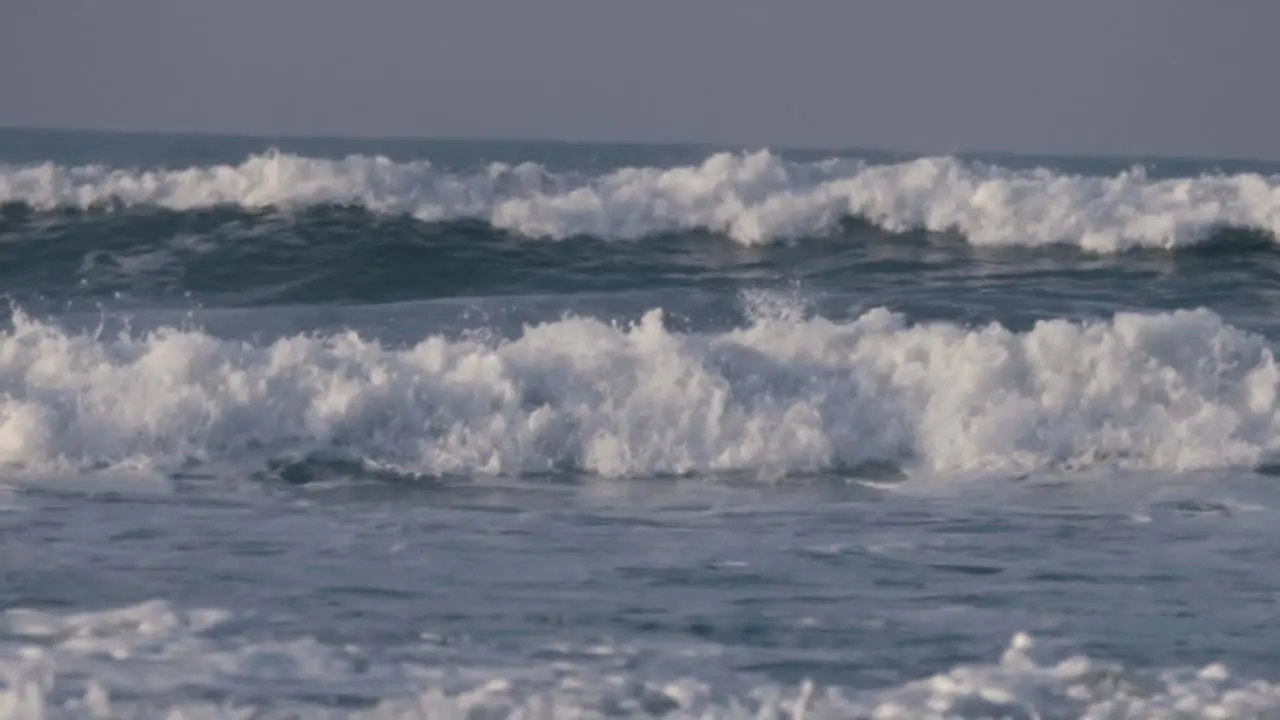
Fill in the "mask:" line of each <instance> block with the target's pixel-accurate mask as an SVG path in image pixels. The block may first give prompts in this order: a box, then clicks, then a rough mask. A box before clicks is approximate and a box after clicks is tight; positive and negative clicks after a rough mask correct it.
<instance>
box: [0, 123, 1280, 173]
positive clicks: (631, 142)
mask: <svg viewBox="0 0 1280 720" xmlns="http://www.w3.org/2000/svg"><path fill="white" fill-rule="evenodd" d="M0 132H31V133H49V134H85V135H119V136H135V137H162V138H163V137H167V138H189V139H190V138H204V139H218V140H283V141H289V140H298V141H312V142H315V141H337V142H365V143H376V142H400V143H410V142H427V143H429V142H438V143H494V144H519V143H542V144H549V145H585V146H590V145H612V146H621V147H628V146H630V147H668V148H689V149H696V148H706V149H716V150H729V149H738V150H743V151H745V150H749V149H752V148H754V149H756V150H774V151H779V152H806V153H834V154H842V153H843V154H869V155H887V156H902V157H915V158H920V157H956V158H963V157H965V156H969V157H977V156H984V155H985V156H991V157H1007V158H1018V159H1026V160H1034V159H1046V160H1049V159H1053V160H1109V161H1123V160H1146V161H1155V162H1203V163H1212V162H1223V163H1239V164H1250V163H1255V164H1271V163H1280V157H1277V158H1270V157H1244V156H1226V157H1218V156H1213V155H1205V154H1198V153H1191V154H1181V155H1173V154H1164V153H1159V152H1135V153H1133V154H1121V153H1117V152H1101V153H1075V154H1072V153H1069V152H1061V151H1057V152H1055V151H1035V152H1031V151H1022V150H992V149H967V150H959V149H956V150H949V151H930V150H906V149H900V148H876V147H869V146H863V147H859V146H854V145H847V146H827V145H794V144H787V143H759V142H757V143H745V142H724V141H709V140H635V139H608V140H606V139H569V138H564V137H554V136H543V135H536V134H531V135H524V136H505V137H503V136H492V135H408V134H404V135H400V134H387V135H379V134H350V135H339V134H333V133H319V132H317V133H309V132H279V133H269V132H249V131H240V130H229V131H210V130H196V131H182V130H142V129H125V128H105V127H85V126H69V125H59V126H38V125H23V124H13V125H10V124H4V123H0Z"/></svg>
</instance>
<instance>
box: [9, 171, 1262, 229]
mask: <svg viewBox="0 0 1280 720" xmlns="http://www.w3.org/2000/svg"><path fill="white" fill-rule="evenodd" d="M4 203H19V204H26V205H29V206H32V207H35V208H38V209H44V210H47V209H53V208H59V207H64V208H65V207H71V208H95V207H99V206H104V205H105V206H110V205H113V204H124V205H155V206H161V207H165V208H170V209H177V210H187V209H193V208H204V207H210V206H215V205H226V204H230V205H238V206H242V207H246V208H289V207H299V206H309V205H315V204H333V203H337V204H358V205H362V206H365V207H367V208H369V209H371V210H373V211H376V212H386V213H398V214H409V215H412V216H414V217H417V218H419V219H421V220H424V221H429V222H434V221H449V220H460V219H465V220H479V221H483V222H487V223H490V224H491V225H493V226H494V227H496V228H498V229H502V230H507V231H511V232H515V233H520V234H525V235H530V236H539V237H550V238H565V237H570V236H578V235H591V236H597V237H601V238H607V239H636V238H642V237H645V236H650V235H654V234H659V233H671V232H680V231H688V230H695V229H696V230H706V231H711V232H716V233H721V234H724V235H727V236H729V237H731V238H733V239H734V240H736V241H738V242H740V243H744V244H760V243H768V242H774V241H781V240H788V239H795V238H802V237H810V236H816V235H823V234H827V233H830V232H832V231H834V230H836V229H838V227H839V225H840V222H841V221H842V220H844V219H847V218H850V217H856V218H861V219H864V220H866V221H867V222H870V223H873V224H875V225H877V226H880V227H881V228H883V229H885V230H888V231H891V232H901V231H908V230H913V229H923V230H929V231H936V232H958V233H960V234H962V235H963V236H964V237H965V238H967V239H968V241H969V242H971V243H974V244H977V245H987V246H1013V245H1016V246H1043V245H1051V244H1067V245H1074V246H1077V247H1080V248H1083V249H1086V250H1089V251H1096V252H1118V251H1123V250H1127V249H1132V248H1138V247H1151V248H1177V247H1182V246H1186V245H1191V244H1196V243H1199V242H1202V241H1204V240H1205V239H1207V238H1208V237H1210V236H1211V235H1213V234H1214V233H1217V232H1220V231H1221V230H1223V229H1236V230H1246V231H1251V232H1259V233H1263V234H1267V235H1270V236H1272V237H1273V238H1274V237H1276V236H1280V176H1266V175H1261V174H1256V173H1241V174H1205V175H1200V176H1197V177H1179V178H1166V179H1154V178H1150V177H1148V176H1147V174H1146V172H1145V171H1144V170H1143V169H1142V168H1140V167H1135V168H1133V169H1131V170H1128V171H1125V172H1122V173H1119V174H1117V175H1114V176H1111V177H1098V176H1087V175H1068V174H1060V173H1056V172H1053V171H1050V170H1046V169H1038V170H1013V169H1008V168H1003V167H999V166H995V165H988V164H981V163H971V162H965V161H961V160H958V159H955V158H948V157H941V158H925V159H919V160H914V161H911V162H904V163H898V164H870V163H867V162H864V161H860V160H842V159H833V160H828V161H824V162H818V163H798V162H791V161H787V160H784V159H783V158H781V157H779V156H777V155H775V154H772V153H769V152H766V151H761V152H755V153H745V154H731V153H721V154H716V155H713V156H711V157H709V158H707V159H706V160H705V161H704V162H702V163H701V164H700V165H690V166H681V167H666V168H663V167H633V168H625V169H620V170H616V171H613V172H610V173H607V174H604V175H598V176H591V175H584V174H573V173H553V172H550V171H548V170H547V169H545V168H544V167H542V166H540V165H536V164H532V163H525V164H518V165H508V164H498V163H495V164H491V165H489V166H487V167H484V168H482V169H479V170H476V171H473V172H454V171H449V170H445V169H442V168H439V167H437V166H435V165H433V164H432V163H430V162H427V161H420V162H403V163H397V162H393V161H391V160H389V159H387V158H384V157H371V156H350V157H347V158H344V159H340V160H327V159H317V158H309V157H302V156H297V155H290V154H282V153H275V152H273V153H267V154H262V155H253V156H250V157H248V158H247V159H246V160H245V161H244V162H242V163H241V164H239V165H216V166H207V167H191V168H187V169H182V170H139V169H119V168H109V167H103V166H82V167H64V166H59V165H55V164H51V163H44V164H37V165H21V166H15V165H0V204H4Z"/></svg>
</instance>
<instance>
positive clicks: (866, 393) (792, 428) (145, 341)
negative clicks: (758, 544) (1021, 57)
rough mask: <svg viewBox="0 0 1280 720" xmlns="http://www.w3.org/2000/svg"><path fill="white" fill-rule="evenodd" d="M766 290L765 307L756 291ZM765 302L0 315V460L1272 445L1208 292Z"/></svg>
mask: <svg viewBox="0 0 1280 720" xmlns="http://www.w3.org/2000/svg"><path fill="white" fill-rule="evenodd" d="M759 304H760V306H761V307H762V308H763V307H764V306H766V305H767V304H768V303H767V302H764V301H763V300H761V301H759ZM797 315H798V314H797V313H795V312H789V311H779V310H777V309H776V308H775V309H774V310H772V311H769V310H766V309H760V310H758V311H757V313H756V319H755V320H754V321H753V322H752V323H751V324H750V325H748V326H746V327H743V328H740V329H737V330H732V331H729V332H723V333H708V334H681V333H677V332H673V331H670V330H668V329H667V328H666V327H664V322H663V313H662V311H661V310H656V309H655V310H651V311H649V312H648V313H646V314H645V315H644V316H643V318H642V319H640V320H639V321H638V322H637V323H635V324H634V325H630V326H623V325H615V324H607V323H604V322H602V321H599V320H595V319H591V318H584V317H566V318H564V319H562V320H559V321H555V322H548V323H544V324H540V325H535V326H529V327H526V328H525V329H524V331H523V333H522V334H520V335H519V336H518V337H514V338H509V339H500V338H481V337H463V338H448V337H445V336H438V335H437V336H430V337H426V338H425V339H423V340H421V341H420V342H418V343H416V344H414V345H411V346H390V345H384V344H380V343H379V342H376V341H373V340H368V339H364V338H361V337H359V336H358V335H357V334H355V333H353V332H347V333H338V334H330V335H299V336H294V337H287V338H283V339H279V340H277V341H274V342H270V343H260V344H253V343H251V342H246V341H238V340H229V339H222V338H219V337H215V336H212V335H209V334H206V333H204V332H201V331H198V330H179V329H174V328H167V329H162V330H159V331H156V332H152V333H148V334H145V335H133V336H130V335H120V336H118V337H96V336H94V335H90V334H75V333H69V332H66V331H64V330H62V329H60V328H58V327H56V326H54V325H51V324H46V323H42V322H40V321H37V320H34V319H31V318H28V317H25V316H23V315H20V314H19V315H18V316H16V317H15V321H14V325H13V328H12V329H11V330H9V331H6V332H3V333H0V466H7V467H8V468H10V469H12V470H21V469H26V470H30V471H45V470H49V471H53V470H65V469H70V468H79V469H84V468H93V467H104V466H109V467H141V468H147V469H151V470H159V471H166V470H172V469H175V468H178V467H181V466H183V465H184V464H189V463H191V462H200V463H239V462H252V463H257V464H258V466H259V467H261V464H262V463H263V462H267V461H270V460H274V459H279V458H282V457H303V458H305V457H313V456H314V454H315V453H335V452H337V453H341V454H342V455H343V456H345V457H348V458H355V459H358V460H359V461H361V462H364V463H367V464H370V465H373V466H377V467H379V468H382V469H391V470H394V471H397V472H407V473H422V474H430V475H440V474H453V473H459V474H504V475H510V474H527V473H546V472H575V473H587V474H598V475H605V476H640V475H663V474H687V473H726V472H729V473H736V472H747V473H753V474H759V475H765V476H775V477H776V476H778V475H785V474H788V473H803V472H811V471H829V470H833V469H835V470H838V469H840V468H843V467H856V466H860V465H865V464H867V463H891V464H893V465H895V466H898V467H902V468H905V469H907V470H909V471H916V472H931V471H937V472H948V471H1001V472H1003V471H1026V470H1034V469H1045V468H1056V469H1060V470H1071V469H1077V468H1082V467H1089V466H1097V465H1109V466H1114V467H1126V468H1147V469H1152V468H1156V469H1176V470H1192V469H1203V468H1212V467H1222V466H1255V465H1257V464H1260V463H1264V462H1267V461H1269V458H1270V457H1271V456H1272V454H1273V453H1275V452H1276V451H1277V450H1280V395H1278V393H1277V383H1278V382H1280V369H1278V368H1277V365H1276V362H1275V358H1274V355H1273V352H1272V350H1271V348H1270V347H1269V346H1268V344H1267V342H1266V341H1265V340H1264V339H1263V338H1261V337H1260V336H1256V335H1252V334H1249V333H1246V332H1243V331H1241V330H1238V329H1236V328H1233V327H1232V326H1230V325H1228V324H1226V323H1225V322H1224V321H1223V320H1222V319H1221V318H1220V317H1219V316H1217V315H1215V314H1213V313H1212V312H1209V311H1207V310H1197V311H1179V312H1174V313H1165V314H1121V315H1117V316H1115V317H1114V318H1113V319H1112V320H1111V321H1109V322H1092V323H1074V322H1068V321H1063V320H1055V321H1046V322H1041V323H1039V324H1037V325H1036V326H1035V327H1034V328H1033V329H1031V330H1029V331H1027V332H1024V333H1016V332H1012V331H1010V330H1008V329H1006V328H1004V327H1002V326H1000V325H998V324H991V325H988V326H985V327H974V328H968V327H963V326H959V325H953V324H948V323H929V324H911V323H909V322H908V321H907V319H906V318H905V317H903V316H901V315H898V314H894V313H891V312H889V311H887V310H883V309H877V310H872V311H870V312H867V313H865V314H864V315H862V316H861V317H859V318H857V319H856V320H853V321H851V322H835V321H830V320H827V319H824V318H821V317H816V318H810V319H805V318H802V317H798V316H797Z"/></svg>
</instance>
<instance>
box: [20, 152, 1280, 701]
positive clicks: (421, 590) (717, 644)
mask: <svg viewBox="0 0 1280 720" xmlns="http://www.w3.org/2000/svg"><path fill="white" fill-rule="evenodd" d="M1278 230H1280V167H1277V166H1268V165H1265V164H1261V163H1240V162H1236V163H1212V162H1198V161H1189V160H1159V159H1141V158H1138V159H1134V158H1121V159H1088V158H1008V157H997V156H985V157H964V158H913V157H907V156H892V155H888V154H871V153H854V152H843V153H839V152H828V153H817V152H807V153H798V152H788V151H776V152H757V151H753V150H743V149H740V148H709V147H656V146H655V147H646V146H587V145H572V144H550V143H517V142H506V143H480V142H471V141H468V142H462V141H458V142H445V141H440V142H424V141H347V140H327V139H314V140H290V139H259V138H215V137H204V138H191V137H154V136H119V135H110V134H93V133H78V134H77V133H42V132H35V131H4V132H0V287H2V288H3V290H4V293H5V295H6V297H7V299H8V301H9V307H10V312H9V313H8V315H7V317H6V319H5V320H4V321H3V326H2V329H0V532H3V534H4V537H5V540H6V542H5V547H6V551H5V553H4V554H3V560H0V577H2V578H3V582H0V603H3V608H4V615H3V618H0V716H14V717H31V716H37V715H39V714H40V713H43V714H44V716H48V717H84V716H103V717H155V716H167V715H169V714H170V713H181V714H182V716H184V717H187V716H199V717H205V716H209V717H222V716H227V717H298V716H306V717H313V716H314V717H330V716H333V717H347V716H368V717H409V716H424V717H469V718H471V717H474V718H489V717H753V718H754V717H789V718H799V717H802V716H803V717H839V718H848V717H876V718H890V717H903V718H908V717H909V718H920V717H1019V718H1035V717H1038V718H1048V717H1280V684H1277V678H1276V677H1275V671H1274V668H1275V667H1276V666H1277V662H1278V661H1280V655H1277V652H1276V650H1275V648H1276V647H1277V644H1278V643H1277V641H1278V640H1280V638H1278V637H1277V636H1276V634H1275V632H1274V631H1273V630H1272V626H1273V625H1274V623H1273V618H1274V615H1275V610H1276V607H1277V605H1276V603H1277V600H1278V599H1280V576H1278V575H1277V573H1276V572H1275V571H1274V570H1273V568H1274V567H1276V566H1277V562H1276V561H1277V559H1278V558H1277V551H1276V549H1275V548H1277V547H1280V544H1278V543H1277V540H1278V539H1280V538H1278V537H1277V533H1276V530H1275V528H1276V527H1277V525H1276V522H1275V516H1273V515H1272V513H1275V512H1277V510H1280V493H1277V491H1276V489H1275V476H1276V474H1277V471H1276V469H1275V468H1276V467H1278V466H1280V367H1277V365H1276V362H1275V358H1274V351H1275V350H1274V348H1275V341H1276V340H1277V339H1280V324H1278V323H1277V321H1276V317H1277V312H1276V310H1277V304H1278V303H1280V293H1278V292H1277V288H1280V282H1278V281H1280V252H1277V249H1276V247H1277V246H1276V244H1275V242H1276V234H1277V231H1278Z"/></svg>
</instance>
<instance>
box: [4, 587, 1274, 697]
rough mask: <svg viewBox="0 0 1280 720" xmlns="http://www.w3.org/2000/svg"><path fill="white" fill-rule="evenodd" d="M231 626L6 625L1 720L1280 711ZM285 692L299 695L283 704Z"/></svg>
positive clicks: (1057, 685) (1094, 692) (1138, 686)
mask: <svg viewBox="0 0 1280 720" xmlns="http://www.w3.org/2000/svg"><path fill="white" fill-rule="evenodd" d="M227 617H228V616H227V615H226V614H225V613H220V612H217V611H197V612H185V611H181V610H179V609H176V608H174V607H173V606H171V605H169V604H167V603H163V602H148V603H143V604H140V605H136V606H130V607H124V608H118V609H112V610H108V611H104V612H100V613H79V614H75V615H70V616H66V615H56V614H50V613H40V612H31V611H17V612H14V611H11V612H9V613H6V615H4V616H3V617H0V628H3V630H4V637H5V639H4V640H3V641H0V650H2V652H0V717H3V718H28V717H43V718H64V717H65V718H73V717H76V718H78V717H104V718H105V717H113V718H120V717H184V718H189V717H200V718H204V717H208V718H247V717H260V716H269V717H277V716H282V717H283V716H287V717H307V718H337V717H360V718H369V719H370V720H372V719H373V718H465V717H494V718H498V717H502V718H532V717H537V718H548V719H551V718H587V717H592V718H594V717H606V716H609V717H613V716H627V717H632V716H646V717H647V716H659V715H660V716H661V717H664V718H672V719H677V718H703V719H711V718H741V719H742V720H746V719H748V718H776V717H790V718H800V717H805V718H814V719H815V720H819V719H824V718H853V717H857V718H876V719H877V720H897V719H906V718H912V719H919V720H928V719H929V718H940V719H941V718H967V717H973V718H978V717H1018V718H1033V717H1078V718H1097V719H1099V720H1101V719H1102V718H1113V719H1117V720H1118V719H1121V718H1190V717H1196V718H1201V717H1203V718H1261V717H1274V716H1275V715H1276V713H1277V712H1278V711H1280V685H1277V684H1275V683H1272V682H1269V681H1266V680H1248V679H1240V678H1236V677H1234V676H1233V675H1232V673H1231V671H1230V670H1229V668H1228V667H1227V666H1225V665H1222V664H1212V665H1208V666H1206V667H1203V668H1198V669H1197V668H1176V669H1164V670H1154V671H1151V670H1144V669H1133V668H1126V667H1124V666H1122V665H1119V664H1115V663H1108V662H1100V661H1098V660H1094V659H1091V658H1088V657H1085V656H1075V657H1069V658H1066V659H1063V660H1057V661H1054V660H1049V659H1041V658H1038V657H1037V655H1038V654H1039V653H1038V652H1037V648H1036V647H1035V643H1034V641H1033V639H1032V638H1031V637H1029V636H1027V635H1024V634H1018V635H1015V636H1014V638H1013V640H1012V642H1011V643H1010V644H1009V646H1008V649H1007V650H1006V651H1005V652H1004V653H1003V654H1002V656H1001V657H1000V658H999V659H998V660H997V661H996V662H993V663H987V664H974V665H960V666H957V667H954V668H952V669H950V670H948V671H946V672H943V673H940V674H937V675H934V676H931V677H925V678H922V679H919V680H915V681H911V682H908V683H905V684H903V685H900V686H897V687H889V688H885V689H881V690H872V691H866V692H855V691H850V690H846V689H842V688H835V687H826V686H819V685H816V684H814V683H812V682H808V681H804V682H801V683H799V684H797V685H779V684H776V683H772V682H770V681H768V680H767V679H764V678H759V677H745V676H741V675H738V674H736V673H733V672H732V671H726V670H725V669H723V668H721V667H719V663H717V662H716V661H715V658H714V656H711V657H710V658H709V662H704V663H703V668H704V670H703V672H699V673H698V674H696V675H690V674H688V673H687V671H686V670H685V669H684V668H681V666H680V663H672V664H671V665H672V666H671V667H666V666H664V664H662V663H661V662H658V663H656V664H655V663H654V661H653V660H652V658H650V659H649V660H648V661H646V662H639V663H638V662H636V660H637V659H638V658H637V657H636V656H635V655H636V654H635V652H634V651H633V650H631V649H629V648H627V647H620V646H596V647H592V648H590V649H588V650H587V651H586V652H582V653H579V654H578V655H579V658H580V659H578V660H575V661H562V662H556V663H546V662H543V661H536V662H534V663H529V664H525V663H521V662H520V661H519V660H517V659H510V660H508V661H507V662H505V663H502V664H493V663H490V662H487V661H486V660H482V659H479V658H459V657H456V656H455V657H450V658H448V662H447V663H440V664H437V663H432V664H430V665H427V664H422V663H421V662H415V661H408V662H400V663H394V664H393V663H390V662H385V661H383V662H379V661H377V660H373V659H370V658H369V657H368V656H366V655H364V654H363V653H362V652H361V650H360V649H359V648H356V647H344V648H335V647H329V646H326V645H324V644H321V643H319V642H317V641H315V640H312V639H307V638H300V639H295V640H280V641H252V640H248V639H239V638H235V637H225V638H223V639H215V638H214V637H212V636H211V635H210V634H209V633H208V632H207V630H209V629H210V628H211V627H213V626H214V625H217V624H218V623H221V622H223V621H225V620H226V619H227ZM676 651H677V653H678V654H685V655H687V654H689V651H690V649H689V648H683V649H681V648H677V649H676ZM424 652H425V653H426V654H428V655H429V654H430V651H428V650H426V649H424ZM399 654H400V655H403V654H404V653H399ZM671 659H673V660H674V659H676V658H671ZM276 686H278V687H280V688H284V689H285V692H283V693H274V692H273V691H272V688H273V687H276ZM339 694H345V695H346V696H348V697H356V698H364V699H367V701H368V703H367V704H368V705H369V707H367V708H351V709H348V710H340V709H337V708H335V707H334V706H332V705H329V704H327V703H324V702H323V699H324V698H328V697H333V696H336V695H339ZM317 698H320V699H321V700H317Z"/></svg>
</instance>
